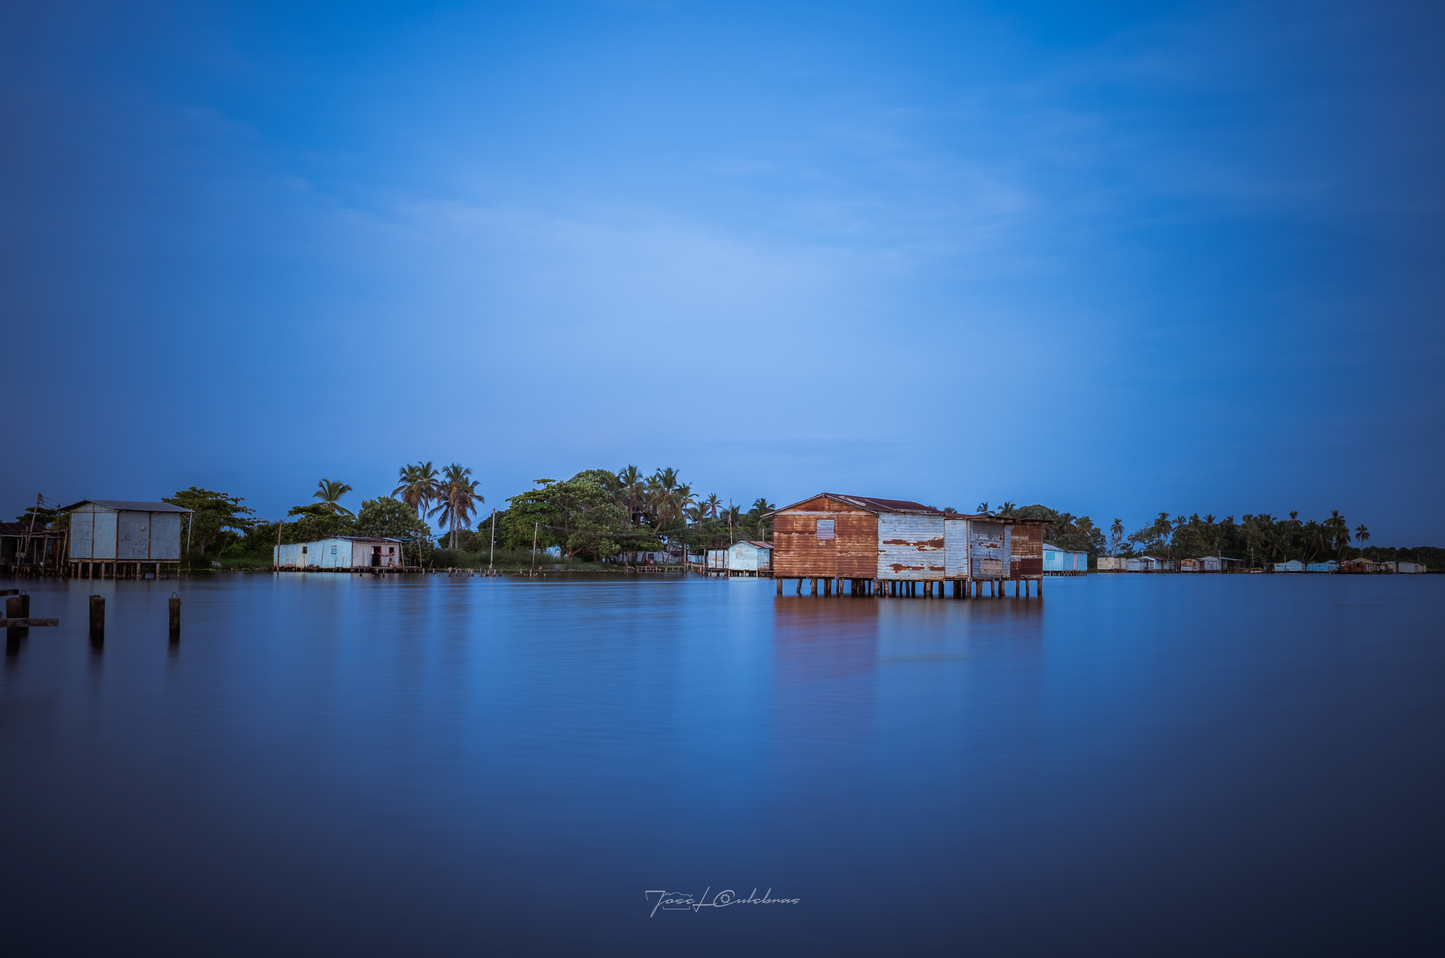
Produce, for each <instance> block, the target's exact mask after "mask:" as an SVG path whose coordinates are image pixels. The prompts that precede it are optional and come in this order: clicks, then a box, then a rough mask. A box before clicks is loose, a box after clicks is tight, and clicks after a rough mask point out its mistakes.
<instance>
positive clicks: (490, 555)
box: [487, 509, 497, 573]
mask: <svg viewBox="0 0 1445 958" xmlns="http://www.w3.org/2000/svg"><path fill="white" fill-rule="evenodd" d="M496 558H497V510H495V509H493V510H492V551H491V552H489V553H488V554H487V572H488V573H490V572H491V571H492V564H493V562H494V561H495V560H496Z"/></svg>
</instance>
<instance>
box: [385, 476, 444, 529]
mask: <svg viewBox="0 0 1445 958" xmlns="http://www.w3.org/2000/svg"><path fill="white" fill-rule="evenodd" d="M400 479H401V481H400V482H398V483H397V486H396V488H395V489H393V490H391V494H392V495H393V496H401V501H402V502H404V503H406V504H407V505H409V506H411V507H412V508H413V509H415V510H416V517H417V518H418V519H422V518H425V516H426V508H427V506H428V505H430V504H431V501H432V500H433V499H435V498H436V497H437V471H436V469H434V468H433V467H432V464H431V463H429V462H419V463H417V464H416V465H414V466H402V467H401V477H400Z"/></svg>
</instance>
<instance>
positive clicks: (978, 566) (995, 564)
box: [968, 519, 1013, 579]
mask: <svg viewBox="0 0 1445 958" xmlns="http://www.w3.org/2000/svg"><path fill="white" fill-rule="evenodd" d="M1010 532H1011V528H1010V527H1009V526H1007V525H1005V524H1004V523H1002V522H988V521H986V520H980V519H971V520H969V523H968V562H969V570H968V571H969V578H973V579H1001V578H1007V577H1008V576H1009V574H1010V573H1011V571H1012V568H1011V566H1012V560H1013V556H1012V555H1011V554H1010V553H1011V552H1012V545H1013V544H1012V542H1011V541H1010V539H1011V538H1012V536H1011V535H1010Z"/></svg>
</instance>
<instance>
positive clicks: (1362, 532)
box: [1355, 522, 1370, 546]
mask: <svg viewBox="0 0 1445 958" xmlns="http://www.w3.org/2000/svg"><path fill="white" fill-rule="evenodd" d="M1355 541H1356V542H1358V543H1360V545H1362V546H1363V545H1364V544H1365V543H1366V542H1369V541H1370V530H1369V529H1367V528H1365V524H1364V523H1363V522H1362V523H1360V524H1359V525H1357V526H1355Z"/></svg>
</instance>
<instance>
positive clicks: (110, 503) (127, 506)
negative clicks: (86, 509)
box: [60, 499, 191, 512]
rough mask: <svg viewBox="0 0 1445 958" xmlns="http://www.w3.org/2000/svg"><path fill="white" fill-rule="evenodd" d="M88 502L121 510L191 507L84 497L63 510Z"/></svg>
mask: <svg viewBox="0 0 1445 958" xmlns="http://www.w3.org/2000/svg"><path fill="white" fill-rule="evenodd" d="M87 502H93V503H95V504H96V505H98V506H105V507H106V508H107V509H116V510H118V511H120V512H190V511H191V510H190V509H183V508H181V507H180V506H173V505H171V504H170V503H169V502H136V501H133V500H130V499H82V500H80V501H79V502H72V503H71V504H70V505H68V506H61V507H60V511H61V512H69V511H70V510H71V509H78V508H80V507H81V506H83V505H85V504H86V503H87Z"/></svg>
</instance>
